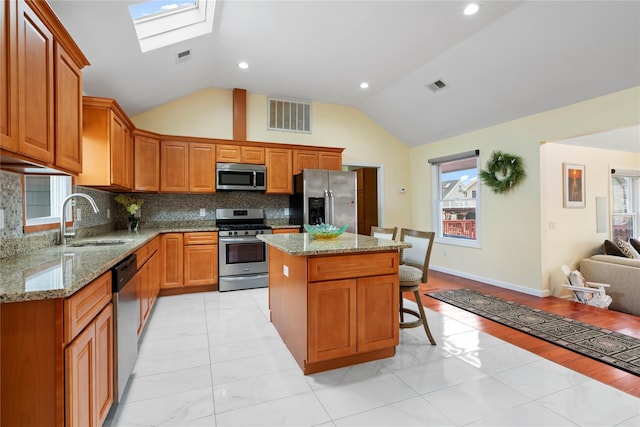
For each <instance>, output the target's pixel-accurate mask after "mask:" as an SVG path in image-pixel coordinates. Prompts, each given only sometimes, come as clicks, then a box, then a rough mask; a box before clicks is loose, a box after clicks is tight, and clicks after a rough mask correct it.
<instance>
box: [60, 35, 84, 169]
mask: <svg viewBox="0 0 640 427" xmlns="http://www.w3.org/2000/svg"><path fill="white" fill-rule="evenodd" d="M55 54H56V62H55V65H56V87H55V93H56V128H55V132H56V139H55V144H56V145H55V163H56V166H58V167H60V168H62V169H65V170H68V171H71V172H76V173H80V172H82V73H81V72H80V68H79V67H78V66H77V65H76V64H75V62H74V61H73V60H72V59H71V57H70V56H69V54H67V52H66V51H65V50H64V49H63V47H62V46H61V45H60V44H59V43H56V45H55Z"/></svg>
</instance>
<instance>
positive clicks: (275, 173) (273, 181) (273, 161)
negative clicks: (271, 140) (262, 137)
mask: <svg viewBox="0 0 640 427" xmlns="http://www.w3.org/2000/svg"><path fill="white" fill-rule="evenodd" d="M265 158H266V167H267V190H266V191H265V193H266V194H292V193H293V174H292V173H291V172H292V170H293V169H292V167H293V165H292V158H293V154H292V152H291V150H289V149H286V148H266V149H265Z"/></svg>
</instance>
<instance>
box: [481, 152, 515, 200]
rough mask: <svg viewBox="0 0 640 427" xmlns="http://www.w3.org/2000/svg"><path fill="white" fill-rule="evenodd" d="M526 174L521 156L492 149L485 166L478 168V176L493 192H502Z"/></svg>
mask: <svg viewBox="0 0 640 427" xmlns="http://www.w3.org/2000/svg"><path fill="white" fill-rule="evenodd" d="M525 176H526V173H525V171H524V165H523V164H522V158H521V157H519V156H512V155H510V154H506V153H503V152H502V151H494V152H493V153H492V154H491V158H490V159H489V160H488V161H487V168H486V169H480V178H481V179H482V182H484V183H485V184H487V185H488V186H489V187H491V189H492V190H493V192H494V193H504V192H506V191H509V190H511V189H512V188H513V187H515V186H516V185H518V183H519V182H520V181H521V180H522V178H524V177H525Z"/></svg>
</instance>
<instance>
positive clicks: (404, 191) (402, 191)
mask: <svg viewBox="0 0 640 427" xmlns="http://www.w3.org/2000/svg"><path fill="white" fill-rule="evenodd" d="M406 192H407V189H406V188H404V187H400V188H398V193H400V194H404V193H406Z"/></svg>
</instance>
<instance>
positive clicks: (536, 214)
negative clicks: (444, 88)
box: [410, 87, 640, 295]
mask: <svg viewBox="0 0 640 427" xmlns="http://www.w3.org/2000/svg"><path fill="white" fill-rule="evenodd" d="M638 123H640V88H638V87H636V88H632V89H629V90H625V91H621V92H617V93H614V94H610V95H606V96H603V97H599V98H595V99H591V100H588V101H585V102H581V103H578V104H574V105H570V106H566V107H563V108H558V109H555V110H551V111H546V112H543V113H540V114H536V115H532V116H529V117H525V118H522V119H518V120H514V121H511V122H507V123H503V124H500V125H496V126H492V127H489V128H486V129H482V130H478V131H475V132H471V133H468V134H464V135H460V136H456V137H453V138H448V139H445V140H441V141H438V142H435V143H432V144H426V145H423V146H420V147H416V148H413V149H411V150H410V159H411V177H412V178H411V181H412V182H413V183H418V185H419V187H416V185H414V187H413V190H412V191H413V194H412V211H413V225H414V227H416V228H419V229H432V228H433V214H432V208H431V196H432V195H431V181H432V177H431V168H430V166H429V165H428V163H427V159H429V158H434V157H440V156H444V155H448V154H453V153H457V152H464V151H468V150H472V149H479V150H480V161H481V165H482V166H483V167H484V166H485V165H486V161H487V159H488V158H489V156H490V155H491V153H492V152H493V151H494V150H502V151H505V152H508V153H510V154H515V155H518V156H521V157H522V158H523V160H524V164H525V167H526V171H527V178H526V179H525V180H524V182H522V184H521V185H519V186H518V187H517V188H515V189H514V190H513V191H511V192H509V193H506V194H495V193H493V192H492V191H491V190H490V189H488V188H486V187H482V188H481V191H480V204H481V207H480V215H481V221H482V229H481V233H482V247H481V248H480V249H476V248H468V247H460V246H452V245H445V244H440V243H436V244H435V246H434V250H433V252H432V255H431V265H432V267H435V268H437V269H440V270H442V271H446V272H451V273H454V274H458V275H461V276H464V277H469V278H473V279H477V280H481V281H484V282H487V283H493V284H496V285H499V286H503V287H507V288H513V289H517V290H520V291H524V292H528V293H532V294H535V295H546V294H548V292H549V280H548V274H549V269H550V267H551V266H553V268H555V266H559V265H560V264H562V263H564V262H567V263H575V262H577V261H578V260H579V259H580V258H581V257H583V256H584V254H585V250H584V245H585V242H584V241H582V238H581V236H582V235H583V234H584V233H585V230H584V229H583V228H584V224H582V223H577V222H574V221H573V220H572V219H571V218H569V219H568V220H567V223H566V227H567V235H568V236H567V243H566V244H567V248H566V249H564V250H563V251H562V252H563V254H564V256H563V260H562V262H559V261H558V260H555V259H554V260H550V259H549V258H550V257H551V256H552V255H549V254H552V253H554V252H555V250H556V248H554V247H552V246H553V245H554V244H555V243H556V242H554V241H549V239H547V238H546V237H545V236H547V228H548V221H545V222H544V223H543V221H542V218H543V217H544V218H545V219H546V218H547V216H548V213H547V212H546V211H547V210H549V209H552V207H553V212H555V211H556V210H557V206H558V205H557V204H558V203H560V206H561V204H562V199H560V200H558V199H557V194H555V195H554V193H557V191H558V189H560V191H561V186H562V181H561V179H560V180H557V177H558V175H557V172H558V171H557V170H554V171H553V173H550V171H549V167H551V168H553V167H554V165H555V166H557V164H558V163H560V164H561V163H562V161H569V162H571V161H575V160H574V158H573V156H571V158H566V159H563V158H561V157H564V156H561V157H560V156H559V157H558V158H554V159H553V164H551V163H550V162H551V161H550V159H549V158H547V157H545V158H543V160H544V162H545V163H544V164H541V148H540V147H541V143H543V142H545V141H557V140H560V139H564V138H569V137H574V136H579V135H586V134H590V133H596V132H601V131H605V130H611V129H616V128H620V127H625V126H629V125H633V124H638ZM556 169H557V167H556ZM560 173H561V171H560ZM560 176H561V175H560ZM554 177H555V178H554ZM547 179H550V180H551V182H548V181H547ZM589 182H590V178H589V175H588V174H587V195H588V197H589V198H590V199H589V200H591V198H592V196H593V194H592V193H589V191H590V187H589ZM549 186H551V187H553V188H554V192H551V191H550V190H549ZM542 190H544V191H542ZM590 194H591V195H590ZM591 203H595V202H594V201H591ZM572 212H574V213H573V214H572V213H566V214H567V215H578V214H579V212H576V210H572ZM553 215H555V213H553ZM562 226H563V227H564V226H565V225H564V223H563V225H562ZM593 227H595V220H594V224H593ZM556 231H557V229H556ZM563 231H564V230H563ZM600 237H601V236H596V237H594V238H593V239H591V240H590V241H589V243H588V244H589V245H592V246H593V247H595V246H597V244H598V243H597V242H598V240H599V239H600ZM572 238H573V239H574V241H575V240H577V241H578V242H580V244H579V245H577V246H576V247H575V249H572V248H571V245H572V243H571V239H572ZM445 252H446V255H445ZM570 252H573V253H574V254H575V258H574V259H573V260H567V259H566V254H567V253H570ZM570 261H572V262H570Z"/></svg>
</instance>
